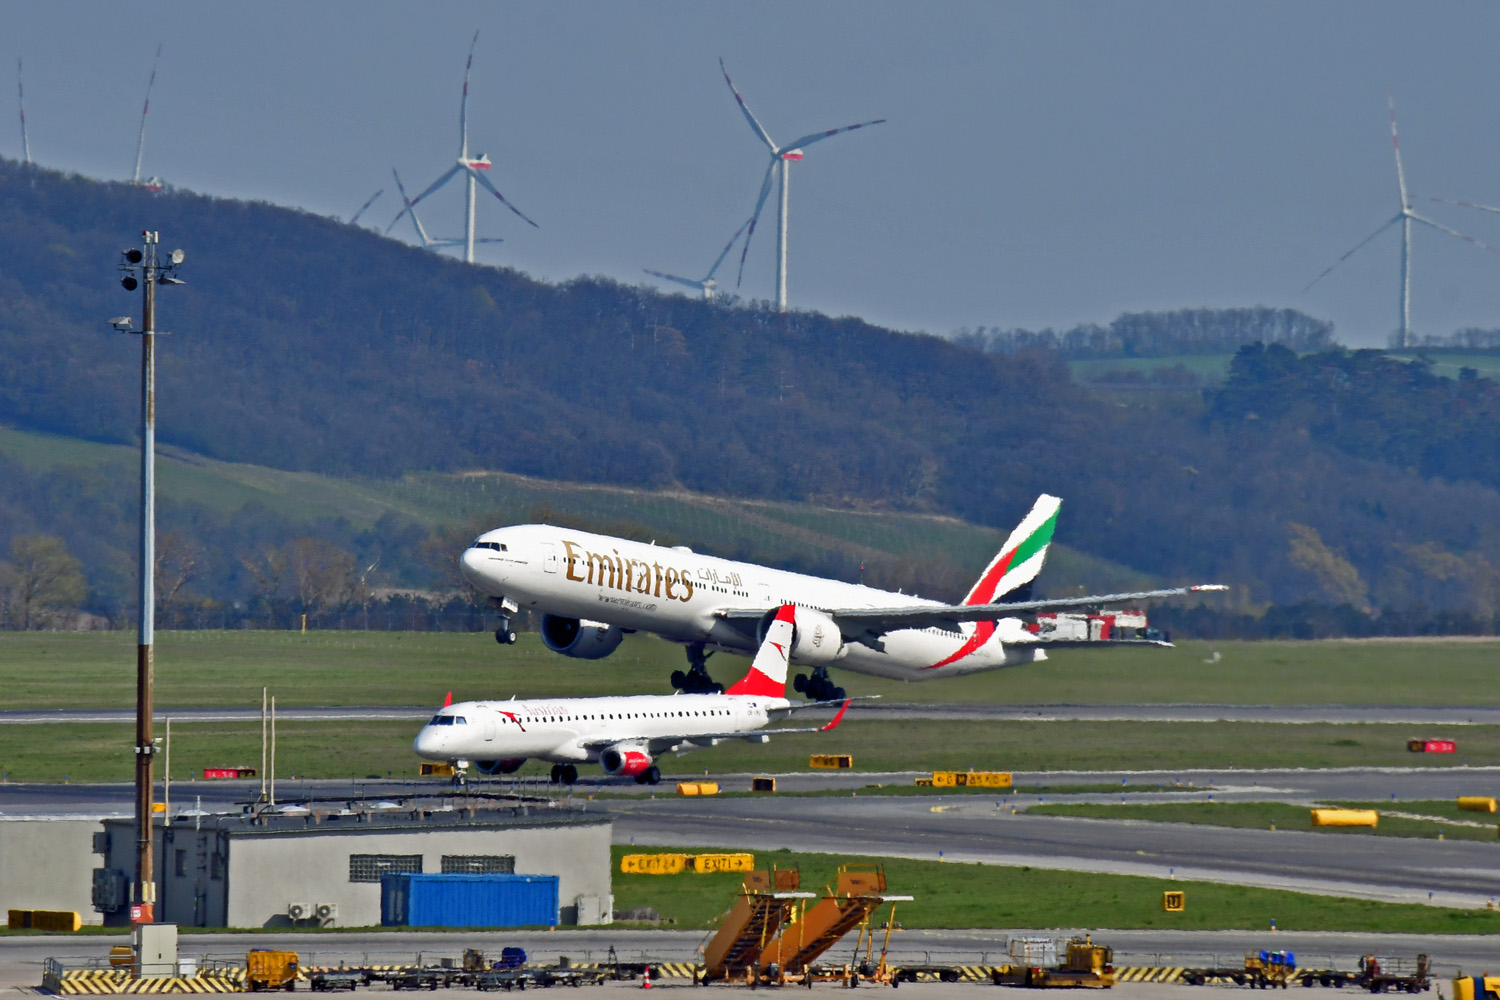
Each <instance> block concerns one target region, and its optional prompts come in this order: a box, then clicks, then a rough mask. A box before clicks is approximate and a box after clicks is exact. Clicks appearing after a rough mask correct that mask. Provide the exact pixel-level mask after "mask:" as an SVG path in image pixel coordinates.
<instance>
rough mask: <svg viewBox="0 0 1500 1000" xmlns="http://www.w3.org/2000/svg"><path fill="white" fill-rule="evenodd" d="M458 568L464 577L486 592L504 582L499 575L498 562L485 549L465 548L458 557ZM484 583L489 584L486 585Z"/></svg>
mask: <svg viewBox="0 0 1500 1000" xmlns="http://www.w3.org/2000/svg"><path fill="white" fill-rule="evenodd" d="M458 568H459V572H461V573H463V575H464V579H466V580H468V581H469V582H470V583H471V584H473V585H474V586H475V587H476V588H477V589H479V590H482V591H485V592H486V593H488V592H490V590H491V589H493V588H494V587H495V586H498V585H499V584H501V583H504V582H505V581H504V580H503V579H502V578H501V576H500V573H499V564H498V563H496V562H495V561H494V560H492V559H491V558H490V554H489V551H488V550H487V549H481V548H470V549H465V550H464V554H463V555H461V556H459V558H458ZM486 584H488V585H489V586H488V587H486Z"/></svg>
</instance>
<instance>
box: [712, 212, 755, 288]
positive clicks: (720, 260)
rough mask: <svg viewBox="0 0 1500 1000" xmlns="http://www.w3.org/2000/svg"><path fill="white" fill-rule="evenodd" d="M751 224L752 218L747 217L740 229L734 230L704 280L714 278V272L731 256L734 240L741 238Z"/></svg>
mask: <svg viewBox="0 0 1500 1000" xmlns="http://www.w3.org/2000/svg"><path fill="white" fill-rule="evenodd" d="M749 225H750V220H749V219H746V220H745V221H744V222H741V223H740V228H738V229H736V230H735V231H734V235H733V236H731V237H729V242H728V243H726V244H724V249H723V250H720V251H719V256H718V259H716V260H715V261H714V266H713V267H711V268H709V269H708V274H706V275H704V277H703V280H704V281H710V280H712V278H713V276H714V272H715V271H717V270H718V269H719V265H720V264H722V263H724V258H725V257H728V256H729V251H730V250H731V249H733V247H734V241H735V240H737V239H739V238H740V234H741V233H743V232H744V231H745V228H746V227H747V226H749Z"/></svg>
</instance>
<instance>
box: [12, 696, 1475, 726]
mask: <svg viewBox="0 0 1500 1000" xmlns="http://www.w3.org/2000/svg"><path fill="white" fill-rule="evenodd" d="M432 712H433V707H432V706H431V705H418V706H407V707H401V706H396V707H392V706H369V707H326V708H279V709H277V711H276V719H277V721H278V722H328V721H350V720H360V719H364V720H386V721H396V722H400V721H410V722H413V723H420V722H425V721H426V720H427V719H428V718H430V717H431V716H432ZM155 714H156V718H157V721H158V722H160V721H162V720H163V719H165V718H167V717H168V716H170V717H171V718H172V719H174V720H176V721H177V722H249V721H258V720H259V719H260V709H258V708H202V707H196V708H195V707H185V708H173V707H158V708H157V709H156V710H155ZM847 718H850V719H865V720H899V719H929V720H939V721H941V720H968V721H980V722H985V721H988V722H1276V723H1283V724H1287V725H1297V724H1313V723H1335V724H1339V723H1347V724H1358V723H1367V724H1383V725H1411V726H1500V707H1478V708H1476V707H1471V706H1467V705H1433V706H1389V705H1366V706H1360V705H1353V706H1349V705H1291V706H1286V705H946V704H932V705H924V704H902V703H899V702H884V701H865V702H854V703H853V704H851V705H850V706H849V712H848V715H847ZM134 721H135V710H134V709H24V710H22V709H11V710H7V711H0V725H42V724H46V723H54V724H57V723H111V722H113V723H133V722H134Z"/></svg>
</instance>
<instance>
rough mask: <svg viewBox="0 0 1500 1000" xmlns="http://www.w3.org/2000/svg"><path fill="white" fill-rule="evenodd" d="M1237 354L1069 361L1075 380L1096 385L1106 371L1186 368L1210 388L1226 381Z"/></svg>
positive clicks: (1149, 373)
mask: <svg viewBox="0 0 1500 1000" xmlns="http://www.w3.org/2000/svg"><path fill="white" fill-rule="evenodd" d="M1233 357H1234V355H1233V354H1174V355H1171V356H1169V357H1162V358H1086V359H1081V360H1074V361H1069V362H1068V368H1069V369H1070V370H1071V371H1072V372H1073V378H1075V379H1077V380H1078V381H1079V382H1092V381H1094V380H1095V379H1097V378H1098V377H1099V376H1101V375H1103V374H1104V373H1105V372H1142V373H1144V374H1145V375H1146V376H1147V377H1149V376H1150V375H1151V373H1152V372H1154V371H1156V370H1157V369H1158V368H1175V367H1176V366H1177V365H1182V366H1183V367H1184V368H1186V369H1187V370H1188V371H1190V372H1192V373H1193V374H1194V375H1197V376H1198V377H1199V378H1200V379H1202V380H1203V382H1204V383H1205V384H1207V385H1214V384H1216V383H1218V382H1222V381H1223V380H1224V376H1225V375H1227V374H1229V362H1230V361H1231V360H1232V359H1233Z"/></svg>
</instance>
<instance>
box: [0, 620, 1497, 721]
mask: <svg viewBox="0 0 1500 1000" xmlns="http://www.w3.org/2000/svg"><path fill="white" fill-rule="evenodd" d="M1211 650H1212V651H1215V652H1218V653H1219V654H1220V656H1221V659H1220V660H1219V661H1218V662H1216V663H1208V662H1205V661H1206V660H1207V659H1208V658H1209V655H1208V654H1209V653H1210V651H1211ZM1497 655H1500V641H1496V640H1485V641H1468V640H1462V639H1456V640H1449V641H1442V640H1433V641H1423V640H1413V641H1396V640H1392V641H1385V642H1340V641H1330V642H1221V643H1213V644H1209V643H1205V642H1201V641H1189V642H1184V643H1182V644H1180V645H1179V646H1178V647H1177V648H1174V649H1156V648H1134V649H1095V650H1088V649H1080V650H1063V651H1059V652H1054V653H1053V654H1052V658H1051V659H1050V660H1048V661H1047V662H1045V663H1038V664H1032V665H1030V666H1026V667H1019V668H1015V669H1010V670H999V671H992V672H990V673H984V674H975V675H970V676H967V677H956V678H949V679H944V680H938V681H931V682H925V683H905V682H901V681H889V680H883V679H880V678H873V677H866V676H863V675H858V674H851V673H848V672H847V671H840V670H838V669H837V668H834V671H833V673H834V675H835V677H836V679H837V680H838V681H839V683H840V684H842V685H844V687H845V688H847V689H848V690H849V692H850V693H851V694H878V695H881V696H882V697H883V698H885V699H887V700H888V701H894V702H903V703H963V704H1008V705H1120V704H1231V705H1234V704H1238V705H1339V704H1347V703H1353V704H1361V705H1476V706H1479V705H1496V704H1500V685H1496V684H1495V683H1494V682H1493V673H1494V667H1493V664H1494V663H1495V661H1496V657H1497ZM683 663H684V657H683V653H682V650H681V648H680V647H677V646H674V645H671V644H669V643H666V642H662V641H661V640H658V639H654V638H651V637H649V636H643V635H635V636H631V637H629V638H627V639H626V641H625V642H624V644H623V645H621V646H620V648H619V649H618V650H616V651H615V652H614V653H613V654H612V655H611V656H610V657H609V658H608V659H605V660H598V661H580V660H572V659H569V658H567V657H563V656H558V655H557V654H555V653H552V652H550V651H548V650H547V649H546V648H545V647H544V646H543V645H542V644H541V641H540V639H539V638H538V637H537V636H535V635H522V636H521V641H520V642H519V643H518V644H517V645H515V646H510V647H501V646H498V645H496V644H495V641H494V639H493V638H492V637H491V636H490V635H489V633H486V632H478V633H419V632H308V633H305V634H303V633H297V632H246V631H229V632H160V633H157V643H156V703H157V705H158V706H167V707H172V706H179V707H222V706H228V705H238V706H243V707H251V706H254V707H257V708H258V707H259V705H260V690H261V687H262V686H266V687H269V688H270V689H271V691H272V693H273V694H275V695H277V699H278V704H280V705H283V706H332V705H436V704H439V703H441V702H442V700H443V696H444V694H445V693H446V692H448V691H453V692H454V697H456V698H458V699H460V700H464V699H479V698H487V697H488V698H508V697H510V696H511V695H516V696H517V697H522V698H525V697H540V696H552V697H567V696H580V695H597V694H606V693H607V694H632V693H657V694H668V693H670V692H671V687H670V685H669V683H668V676H669V675H670V673H671V671H673V670H675V669H679V668H680V667H681V666H682V665H683ZM747 666H748V661H747V660H745V659H744V658H741V657H730V656H722V655H721V656H717V657H715V658H713V659H711V660H710V661H709V667H710V670H711V671H712V672H713V673H714V674H715V675H716V676H718V677H720V678H721V679H723V680H725V681H726V682H728V681H732V680H734V679H737V678H738V677H739V676H741V675H742V674H743V672H744V671H745V669H746V667H747ZM0 690H3V691H5V692H6V697H5V698H4V699H3V704H5V705H6V706H7V707H23V706H24V707H26V708H32V709H45V708H64V707H75V708H107V707H117V708H132V707H134V704H135V635H134V633H131V632H85V633H62V632H0ZM1443 735H1448V734H1443Z"/></svg>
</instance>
